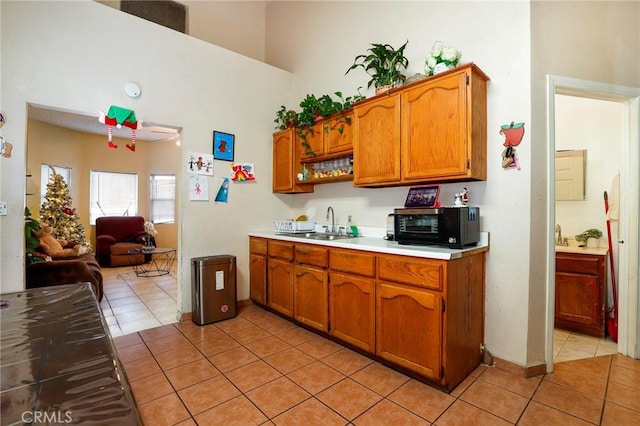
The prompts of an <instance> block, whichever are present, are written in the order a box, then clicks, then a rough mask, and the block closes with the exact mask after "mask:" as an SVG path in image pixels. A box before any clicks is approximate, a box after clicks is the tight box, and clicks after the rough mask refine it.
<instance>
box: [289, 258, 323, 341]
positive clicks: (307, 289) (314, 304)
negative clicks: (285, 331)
mask: <svg viewBox="0 0 640 426" xmlns="http://www.w3.org/2000/svg"><path fill="white" fill-rule="evenodd" d="M327 275H328V273H327V271H326V270H324V269H320V268H314V267H312V266H306V265H296V266H295V281H294V285H293V312H294V315H293V317H294V318H295V320H296V321H300V322H301V323H302V324H305V325H308V326H309V327H312V328H315V329H316V330H320V331H324V332H327V331H328V324H329V320H328V318H329V309H328V307H327V305H328V301H329V285H328V283H327Z"/></svg>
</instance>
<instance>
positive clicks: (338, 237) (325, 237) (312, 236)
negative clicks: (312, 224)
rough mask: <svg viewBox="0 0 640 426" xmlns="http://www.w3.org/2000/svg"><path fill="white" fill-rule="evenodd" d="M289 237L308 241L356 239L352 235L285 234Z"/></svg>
mask: <svg viewBox="0 0 640 426" xmlns="http://www.w3.org/2000/svg"><path fill="white" fill-rule="evenodd" d="M287 235H288V236H290V237H298V238H306V239H309V240H323V241H332V240H346V239H351V238H356V237H355V236H354V235H345V234H336V233H332V232H306V233H304V234H287Z"/></svg>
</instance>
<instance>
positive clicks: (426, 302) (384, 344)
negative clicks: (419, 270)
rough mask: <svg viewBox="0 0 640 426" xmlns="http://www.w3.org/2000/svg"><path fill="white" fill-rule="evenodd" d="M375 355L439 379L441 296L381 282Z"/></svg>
mask: <svg viewBox="0 0 640 426" xmlns="http://www.w3.org/2000/svg"><path fill="white" fill-rule="evenodd" d="M376 355H378V356H380V357H381V358H384V359H386V360H388V361H392V362H393V363H395V364H398V365H399V366H401V367H405V368H408V369H410V370H412V371H415V372H417V373H419V374H422V375H423V376H426V377H428V378H430V379H433V380H437V381H439V380H440V378H441V376H442V372H441V367H442V362H441V357H442V298H441V297H440V296H439V295H438V294H437V293H435V292H430V291H426V290H422V289H419V288H415V287H409V286H403V285H399V284H392V283H385V282H381V283H379V284H378V288H377V295H376Z"/></svg>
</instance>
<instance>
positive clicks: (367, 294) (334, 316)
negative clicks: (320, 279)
mask: <svg viewBox="0 0 640 426" xmlns="http://www.w3.org/2000/svg"><path fill="white" fill-rule="evenodd" d="M329 280H330V285H329V316H330V318H329V319H330V324H331V326H330V328H329V334H330V335H332V336H334V337H336V338H338V339H340V340H343V341H345V342H347V343H349V344H351V345H353V346H355V347H357V348H360V349H362V350H365V351H367V352H370V353H374V352H375V334H376V329H375V326H376V324H375V313H376V311H375V307H376V298H375V291H376V283H375V280H373V279H371V278H364V277H358V276H355V275H349V274H343V273H338V272H330V273H329Z"/></svg>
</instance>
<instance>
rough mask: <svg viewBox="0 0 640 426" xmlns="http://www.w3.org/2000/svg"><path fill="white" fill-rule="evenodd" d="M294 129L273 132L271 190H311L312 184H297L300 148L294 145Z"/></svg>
mask: <svg viewBox="0 0 640 426" xmlns="http://www.w3.org/2000/svg"><path fill="white" fill-rule="evenodd" d="M296 140H297V139H296V137H295V129H293V128H291V129H286V130H283V131H281V132H278V133H274V134H273V171H272V179H273V182H272V187H271V189H272V191H273V192H281V193H288V194H290V193H296V192H313V185H304V184H299V183H297V181H296V174H297V171H298V166H299V163H300V162H299V158H300V149H299V148H298V147H297V146H296Z"/></svg>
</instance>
